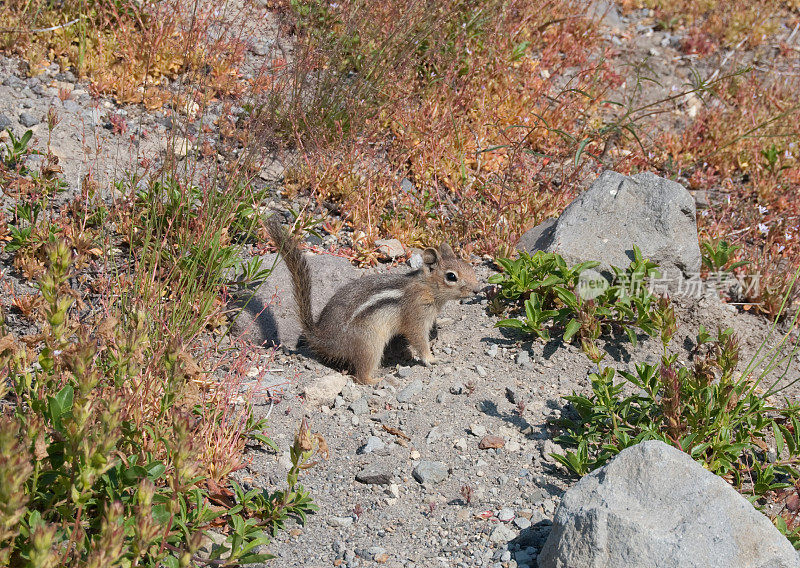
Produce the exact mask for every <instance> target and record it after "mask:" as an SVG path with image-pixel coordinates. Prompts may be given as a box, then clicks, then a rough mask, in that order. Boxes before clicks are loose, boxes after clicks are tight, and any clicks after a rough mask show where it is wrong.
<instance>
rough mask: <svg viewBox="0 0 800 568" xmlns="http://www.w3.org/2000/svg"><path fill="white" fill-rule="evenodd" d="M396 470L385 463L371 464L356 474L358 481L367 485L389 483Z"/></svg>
mask: <svg viewBox="0 0 800 568" xmlns="http://www.w3.org/2000/svg"><path fill="white" fill-rule="evenodd" d="M392 477H394V471H393V470H390V469H389V468H388V466H385V465H383V464H378V463H374V464H370V465H368V466H366V467H365V468H364V469H362V470H361V471H360V472H358V473H357V474H356V481H358V482H359V483H364V484H366V485H388V484H389V482H390V481H391V480H392Z"/></svg>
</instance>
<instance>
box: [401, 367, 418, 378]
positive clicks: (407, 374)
mask: <svg viewBox="0 0 800 568" xmlns="http://www.w3.org/2000/svg"><path fill="white" fill-rule="evenodd" d="M413 372H414V369H412V368H411V367H404V366H401V367H400V368H398V369H397V376H398V377H400V378H401V379H405V378H407V377H410V376H411V374H412V373H413Z"/></svg>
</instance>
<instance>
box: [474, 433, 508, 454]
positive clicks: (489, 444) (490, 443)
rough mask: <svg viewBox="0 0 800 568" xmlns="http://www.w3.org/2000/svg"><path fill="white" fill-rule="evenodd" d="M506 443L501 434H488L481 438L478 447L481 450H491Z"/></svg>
mask: <svg viewBox="0 0 800 568" xmlns="http://www.w3.org/2000/svg"><path fill="white" fill-rule="evenodd" d="M505 445H506V441H505V440H504V439H503V438H501V437H500V436H494V435H492V434H488V435H486V436H484V437H483V438H481V441H480V442H479V443H478V448H480V449H481V450H491V449H496V448H502V447H503V446H505Z"/></svg>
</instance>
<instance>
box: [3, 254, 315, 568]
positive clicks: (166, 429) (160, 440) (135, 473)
mask: <svg viewBox="0 0 800 568" xmlns="http://www.w3.org/2000/svg"><path fill="white" fill-rule="evenodd" d="M45 253H46V269H45V272H44V273H43V275H42V277H41V279H40V282H39V289H40V293H41V296H42V300H43V304H44V309H43V312H44V317H45V323H44V327H43V331H42V333H41V335H40V336H39V337H37V338H24V339H25V341H26V342H27V343H28V344H29V345H30V346H32V347H36V346H37V345H39V347H38V348H36V349H35V351H30V350H29V349H27V348H25V347H24V346H23V345H22V343H20V341H19V338H16V337H14V336H13V335H12V334H11V333H10V332H9V331H8V330H7V329H6V328H5V325H4V322H2V321H0V363H1V364H0V368H2V369H3V371H2V376H0V379H1V380H0V400H3V401H4V403H5V404H4V405H3V409H2V416H0V448H2V451H0V479H2V480H3V483H2V489H0V491H2V492H3V494H4V497H3V499H2V503H3V504H2V508H1V509H0V527H2V531H1V532H0V562H2V563H3V564H9V563H10V564H11V565H17V564H20V563H25V562H32V563H34V564H35V565H39V566H55V565H58V566H123V565H125V566H156V565H175V566H177V565H179V564H181V563H184V564H185V563H187V562H189V561H190V560H192V559H193V558H195V557H197V558H200V556H197V555H199V554H201V553H200V546H201V544H202V530H203V529H205V528H207V527H208V526H209V524H210V523H211V522H212V521H215V519H216V521H215V522H216V523H217V524H219V523H220V522H225V523H227V524H228V525H229V527H230V534H229V537H228V540H227V545H225V546H222V547H220V548H219V549H218V550H217V551H215V552H211V553H210V556H208V555H209V552H210V551H206V552H205V555H206V558H210V559H212V560H213V559H214V558H217V557H219V554H221V553H226V554H229V559H230V561H238V562H241V563H250V562H256V561H261V560H264V559H266V558H268V557H269V556H268V555H266V554H259V553H257V552H255V547H256V546H258V545H261V544H265V543H266V542H268V537H267V535H265V534H264V533H262V532H261V530H260V529H259V527H258V526H257V523H256V521H255V520H254V519H253V518H250V517H260V516H262V515H265V516H266V518H267V523H268V526H276V525H280V523H282V522H283V519H284V518H285V516H286V515H288V514H293V515H298V516H300V517H302V516H304V515H305V513H306V512H307V511H309V510H312V509H313V505H312V504H311V503H310V501H309V500H308V496H307V494H306V492H305V491H304V490H303V489H302V487H301V486H300V485H298V484H297V476H296V472H297V468H300V467H301V466H302V465H303V464H304V463H306V462H307V461H308V460H309V459H310V458H311V456H312V454H313V453H314V451H315V449H314V446H313V444H309V442H308V440H307V439H311V435H310V434H309V433H308V431H307V429H306V431H305V433H301V436H302V437H303V440H301V441H299V442H296V446H297V447H296V448H295V449H294V450H293V453H292V458H293V460H294V464H295V469H294V470H293V471H294V472H295V473H294V474H293V477H292V478H291V479H290V481H289V489H288V491H284V492H282V493H281V494H280V495H279V496H278V497H279V499H278V500H277V501H275V502H273V501H270V500H269V498H268V496H258V495H257V492H251V493H250V494H248V495H246V496H243V497H242V499H241V500H240V503H239V505H237V506H236V507H233V508H230V507H228V508H223V509H218V508H213V507H211V506H210V503H209V499H210V498H212V491H211V490H210V489H209V487H215V486H216V485H213V486H209V485H206V484H205V480H206V479H207V476H208V473H207V464H202V463H200V462H199V461H198V450H199V444H198V442H199V441H200V440H199V439H198V433H199V432H200V431H201V430H202V424H203V423H205V422H207V421H212V422H213V421H217V420H219V417H217V416H215V415H214V414H210V413H208V412H207V411H205V410H204V411H202V412H201V413H199V414H198V413H196V412H194V411H192V410H191V409H190V408H187V407H186V406H185V403H183V402H182V400H183V398H182V396H181V395H182V392H183V391H184V389H185V387H186V384H187V382H188V381H189V379H190V375H191V373H192V372H193V370H192V369H191V368H190V366H189V365H188V360H187V359H186V357H185V355H182V353H181V351H180V350H179V349H178V347H177V346H176V345H175V344H174V343H171V344H163V343H157V342H154V341H153V340H154V337H153V336H151V335H149V332H148V325H147V316H146V314H144V313H143V312H137V313H132V314H128V315H127V316H124V315H123V316H122V317H121V318H120V319H118V320H108V319H106V320H104V321H103V322H101V323H100V324H99V325H98V326H96V327H93V326H91V325H88V324H87V323H84V322H82V321H81V320H79V319H78V318H77V317H76V313H75V309H74V304H75V298H74V294H73V292H72V290H71V289H70V287H69V285H68V281H69V279H70V278H71V277H72V274H71V267H72V253H71V251H70V248H69V247H68V246H67V244H66V243H65V242H64V241H59V240H54V241H52V242H50V243H48V244H47V245H46V247H45ZM9 386H10V388H11V392H9V390H8V388H9ZM230 425H231V423H228V426H230ZM243 428H244V429H245V430H244V431H243V433H244V434H245V436H246V435H247V434H248V432H249V431H250V430H260V429H261V428H263V424H256V423H253V422H248V421H246V422H243V423H241V426H240V429H243ZM234 458H235V455H230V456H228V459H229V460H230V459H234ZM192 561H193V560H192Z"/></svg>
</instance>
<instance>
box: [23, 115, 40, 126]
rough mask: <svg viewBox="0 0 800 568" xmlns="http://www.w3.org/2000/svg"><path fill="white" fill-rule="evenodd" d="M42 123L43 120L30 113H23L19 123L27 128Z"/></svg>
mask: <svg viewBox="0 0 800 568" xmlns="http://www.w3.org/2000/svg"><path fill="white" fill-rule="evenodd" d="M40 122H41V119H38V118H36V117H35V116H34V115H32V114H31V113H29V112H21V113H20V114H19V123H20V124H21V125H22V126H25V127H26V128H30V127H31V126H36V125H37V124H39V123H40Z"/></svg>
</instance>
